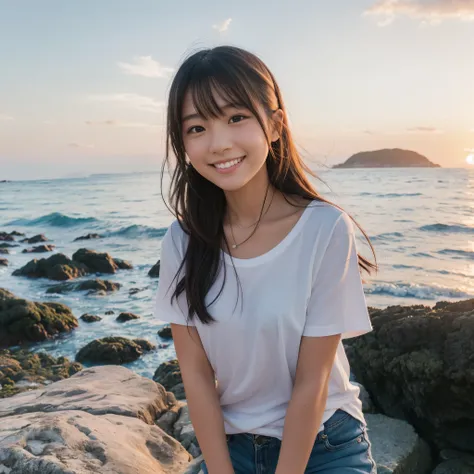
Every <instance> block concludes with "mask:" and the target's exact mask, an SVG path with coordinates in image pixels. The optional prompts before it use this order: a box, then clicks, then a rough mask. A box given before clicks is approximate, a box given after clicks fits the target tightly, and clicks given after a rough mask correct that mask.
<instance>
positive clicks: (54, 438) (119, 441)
mask: <svg viewBox="0 0 474 474" xmlns="http://www.w3.org/2000/svg"><path fill="white" fill-rule="evenodd" d="M181 407H182V405H181V404H180V403H179V402H177V401H176V399H175V397H174V396H173V395H172V394H170V393H167V392H166V391H165V389H164V388H163V387H162V386H160V385H159V384H156V383H155V382H153V381H152V380H150V379H147V378H144V377H140V376H139V375H136V374H134V373H133V372H131V371H130V370H129V369H126V368H124V367H119V366H107V367H104V366H102V367H94V368H90V369H84V370H83V371H81V372H79V373H77V374H76V375H74V376H72V377H71V378H69V379H67V380H62V381H59V382H56V383H54V384H51V385H50V386H48V387H46V388H44V389H38V390H33V391H30V392H26V393H22V394H19V395H16V396H14V397H11V398H8V399H4V400H0V472H11V473H25V474H26V473H29V474H46V473H50V474H71V473H73V472H74V473H76V472H77V473H79V472H80V473H81V474H92V473H94V474H95V473H97V472H101V473H105V474H118V473H120V474H138V473H140V474H172V473H173V474H182V473H184V472H185V471H186V470H187V468H188V467H189V465H190V461H191V459H192V456H191V455H190V454H189V453H188V452H187V451H186V450H185V448H184V447H183V446H182V444H181V443H180V442H179V441H177V440H176V439H174V438H173V437H172V436H170V435H169V434H167V433H166V432H165V431H164V430H163V429H162V428H160V427H159V426H158V424H155V420H157V419H162V418H163V417H164V416H165V415H166V414H167V413H175V414H177V419H179V418H180V416H179V414H180V411H181ZM170 427H171V429H173V426H172V425H170Z"/></svg>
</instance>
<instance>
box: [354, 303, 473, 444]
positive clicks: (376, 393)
mask: <svg viewBox="0 0 474 474" xmlns="http://www.w3.org/2000/svg"><path fill="white" fill-rule="evenodd" d="M370 313H371V319H372V324H373V326H374V331H372V332H370V333H368V334H365V335H363V336H361V337H358V338H354V339H352V340H350V339H349V340H348V341H352V342H351V343H350V345H351V350H350V351H348V357H349V360H350V363H351V368H352V370H353V371H354V373H355V375H356V378H357V380H358V381H359V382H360V383H361V384H362V385H363V386H364V387H365V388H366V389H367V391H368V392H369V394H370V396H371V398H372V400H373V402H374V404H375V406H376V408H377V409H378V410H379V411H381V412H383V413H385V414H386V415H389V416H391V417H395V418H400V419H404V420H406V421H408V422H409V423H410V424H411V425H413V426H414V427H415V428H416V430H417V432H418V433H419V434H420V435H421V436H422V437H423V438H424V439H427V440H428V441H430V442H433V443H434V444H435V445H437V447H438V448H439V449H443V448H454V449H458V450H461V451H468V452H472V453H474V396H473V393H474V370H473V361H474V299H471V300H465V301H459V302H456V303H448V302H439V303H437V304H436V305H435V306H434V307H428V306H423V305H415V306H389V307H387V308H386V309H384V310H380V309H373V308H372V309H371V310H370Z"/></svg>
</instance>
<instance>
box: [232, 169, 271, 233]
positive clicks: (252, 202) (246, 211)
mask: <svg viewBox="0 0 474 474" xmlns="http://www.w3.org/2000/svg"><path fill="white" fill-rule="evenodd" d="M261 171H264V172H259V173H257V175H256V176H255V177H254V178H253V179H252V180H250V181H249V182H248V183H247V184H246V185H245V186H243V187H242V188H240V189H238V190H236V191H225V197H226V200H227V216H226V220H227V221H228V220H229V216H230V218H231V219H232V223H233V224H234V223H236V224H238V225H241V226H251V225H253V224H254V223H255V222H257V221H258V220H259V218H260V215H261V214H263V213H264V212H265V211H267V209H268V207H269V205H270V201H271V198H272V194H273V193H274V192H275V191H276V190H275V189H274V188H273V186H272V185H271V184H270V181H269V179H268V174H267V171H266V169H265V167H263V170H261ZM267 190H268V192H267ZM265 194H266V197H265ZM264 200H265V205H264V203H263V201H264ZM262 207H263V210H262Z"/></svg>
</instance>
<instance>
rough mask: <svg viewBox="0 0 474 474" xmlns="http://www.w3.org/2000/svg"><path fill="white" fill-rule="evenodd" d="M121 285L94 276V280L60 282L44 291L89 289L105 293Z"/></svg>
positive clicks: (91, 291) (65, 291)
mask: <svg viewBox="0 0 474 474" xmlns="http://www.w3.org/2000/svg"><path fill="white" fill-rule="evenodd" d="M121 287H122V285H121V284H120V283H116V282H113V281H109V280H100V279H99V278H96V279H95V280H86V281H81V282H78V283H60V284H59V285H54V286H51V287H49V288H48V289H47V290H46V293H60V294H62V293H68V292H71V291H86V290H89V293H95V292H98V291H105V292H106V293H111V292H113V291H117V290H119V289H120V288H121Z"/></svg>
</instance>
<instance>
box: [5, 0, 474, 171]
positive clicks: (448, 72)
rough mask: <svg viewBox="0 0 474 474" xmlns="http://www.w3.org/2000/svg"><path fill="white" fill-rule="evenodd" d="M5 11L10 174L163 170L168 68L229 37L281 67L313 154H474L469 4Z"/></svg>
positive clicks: (284, 2)
mask: <svg viewBox="0 0 474 474" xmlns="http://www.w3.org/2000/svg"><path fill="white" fill-rule="evenodd" d="M0 12H1V13H0V64H1V65H2V75H1V77H0V169H1V174H0V179H21V178H25V179H29V178H35V177H38V178H41V177H49V176H65V175H73V174H76V173H77V174H84V173H96V172H97V173H99V172H126V171H144V170H150V169H158V163H159V161H160V159H161V157H162V156H163V151H164V143H163V138H162V137H163V130H164V125H163V117H164V108H163V106H162V104H164V103H165V101H166V93H167V90H168V87H169V84H170V77H171V76H170V73H169V72H168V70H169V69H175V68H176V67H177V66H178V65H179V63H180V62H181V60H182V59H183V58H184V56H185V55H187V54H189V53H190V52H191V51H192V50H194V49H196V48H200V47H205V46H216V45H219V44H232V45H236V46H240V47H243V48H247V49H249V50H251V51H253V52H255V53H257V54H258V55H259V56H260V57H261V58H262V59H263V60H264V61H265V62H266V63H267V64H268V66H269V67H270V68H271V70H272V71H273V72H274V74H275V76H276V78H277V80H278V82H279V84H280V87H281V88H282V92H283V96H284V99H285V102H286V105H287V108H288V111H289V114H290V120H291V124H292V126H293V131H294V134H295V136H296V138H297V141H298V143H299V144H300V145H301V146H302V147H304V148H305V149H306V150H307V153H308V159H311V160H313V161H314V162H321V163H325V164H326V165H332V164H334V163H337V162H340V161H343V160H345V159H347V158H348V157H349V156H350V155H351V154H353V153H356V152H358V151H363V150H372V149H377V148H392V147H400V148H406V149H412V150H415V151H418V152H419V153H422V154H424V155H426V156H427V157H428V158H429V159H431V160H432V161H434V162H436V163H439V164H441V165H442V166H446V167H463V166H469V165H468V164H467V162H466V157H467V156H468V155H469V154H470V153H474V87H473V86H472V83H473V82H474V61H473V57H472V51H473V50H474V1H471V0H453V1H450V2H447V1H443V0H430V1H421V0H420V1H416V0H412V1H408V0H398V1H397V0H395V1H394V0H391V1H389V0H382V1H378V2H377V1H375V0H373V1H369V0H366V1H363V0H331V2H322V1H315V0H301V1H298V0H294V1H291V0H280V1H278V0H273V1H271V2H270V1H262V2H257V1H255V0H252V1H250V0H240V1H238V2H223V1H221V0H219V1H211V0H201V1H199V2H196V1H190V0H180V1H179V2H171V1H170V2H165V1H159V0H134V1H132V0H127V1H125V0H83V1H80V2H79V1H72V0H41V1H37V0H23V1H21V2H14V1H12V0H0ZM370 12H372V14H368V13H370ZM213 26H215V27H213ZM216 27H220V30H223V31H219V28H216ZM160 68H161V69H163V68H164V71H163V76H164V77H148V76H158V75H159V74H160V70H161V69H160ZM470 150H472V151H470Z"/></svg>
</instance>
